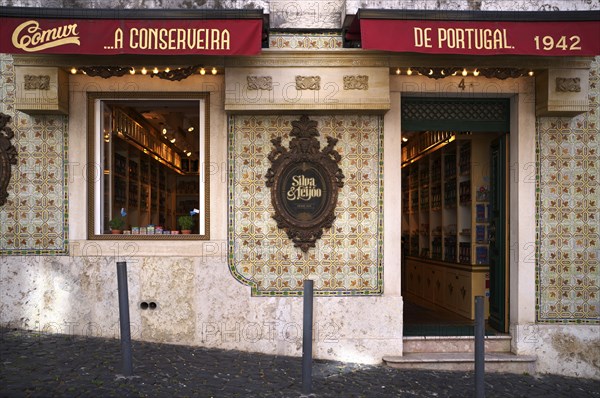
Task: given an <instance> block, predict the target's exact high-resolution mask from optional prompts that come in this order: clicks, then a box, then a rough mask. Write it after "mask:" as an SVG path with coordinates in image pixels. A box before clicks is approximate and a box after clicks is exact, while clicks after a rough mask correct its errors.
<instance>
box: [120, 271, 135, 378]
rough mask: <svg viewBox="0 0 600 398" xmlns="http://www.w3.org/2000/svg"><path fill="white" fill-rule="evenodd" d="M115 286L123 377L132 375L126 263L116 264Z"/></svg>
mask: <svg viewBox="0 0 600 398" xmlns="http://www.w3.org/2000/svg"><path fill="white" fill-rule="evenodd" d="M117 284H118V288H119V323H120V326H121V358H122V361H123V375H124V376H132V375H133V364H132V359H131V330H130V328H129V291H128V289H127V263H126V262H125V261H120V262H117Z"/></svg>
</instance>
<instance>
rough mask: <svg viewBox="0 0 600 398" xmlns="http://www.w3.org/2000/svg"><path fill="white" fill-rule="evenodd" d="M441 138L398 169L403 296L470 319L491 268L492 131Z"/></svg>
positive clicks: (483, 290)
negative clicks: (430, 148) (490, 187)
mask: <svg viewBox="0 0 600 398" xmlns="http://www.w3.org/2000/svg"><path fill="white" fill-rule="evenodd" d="M424 134H426V135H427V136H430V135H431V136H435V134H433V133H424ZM443 136H444V137H446V138H445V140H446V141H444V142H443V143H441V144H440V145H437V146H436V148H435V150H433V151H431V150H429V151H427V152H425V153H421V154H419V153H416V152H415V151H412V152H411V154H413V155H414V156H413V158H412V159H411V158H409V159H405V163H404V165H403V169H402V201H403V203H402V211H403V215H402V237H403V240H404V248H403V249H404V250H407V255H408V257H407V261H406V263H405V270H404V277H405V278H406V285H405V286H406V294H407V295H408V296H410V297H411V298H412V299H413V300H414V301H417V302H420V303H421V304H425V305H430V306H434V307H435V306H440V307H443V308H446V309H448V310H450V311H453V312H456V313H458V314H460V315H462V316H465V317H467V318H470V319H474V301H475V300H474V297H475V296H477V295H481V296H485V295H486V289H485V286H486V275H487V273H488V272H489V266H488V242H487V239H488V236H487V235H488V212H489V209H488V192H489V147H490V143H491V141H492V140H493V139H494V138H495V137H496V135H495V134H488V133H473V134H458V135H457V134H454V135H452V136H449V135H448V134H446V133H444V134H443ZM448 137H450V138H448ZM487 313H488V302H487V299H486V314H487ZM486 316H487V315H486Z"/></svg>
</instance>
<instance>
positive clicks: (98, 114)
mask: <svg viewBox="0 0 600 398" xmlns="http://www.w3.org/2000/svg"><path fill="white" fill-rule="evenodd" d="M109 100H121V101H127V99H126V98H125V99H124V98H114V97H111V96H110V94H108V95H106V96H103V97H102V98H100V99H95V100H94V130H95V132H94V140H95V142H94V150H95V153H94V159H93V162H94V164H101V163H102V162H101V159H102V158H103V156H102V155H103V154H102V151H103V145H102V134H101V131H102V126H101V123H102V103H103V102H104V101H109ZM140 100H141V101H143V100H152V101H156V100H157V99H156V98H139V97H136V98H135V101H140ZM168 101H169V100H166V99H165V102H168ZM196 101H198V104H199V107H198V108H199V109H198V112H199V123H198V130H199V131H198V139H199V147H198V149H199V161H200V164H201V165H203V164H204V163H205V156H204V155H205V150H206V144H205V133H206V131H205V130H206V128H205V120H206V101H205V100H204V99H198V100H196ZM204 178H205V177H203V176H202V174H201V175H200V180H201V182H200V183H199V191H200V192H199V206H198V208H199V209H204V208H205V206H204V204H205V199H206V192H205V184H203V181H204ZM104 189H106V188H105V187H104V186H103V180H102V178H98V179H96V180H95V184H94V193H95V195H94V234H95V235H102V234H103V232H102V230H101V229H102V228H101V227H102V222H101V220H102V216H103V214H102V212H103V209H104V206H103V205H104V204H103V203H102V195H101V194H100V193H101V192H104ZM206 216H207V214H205V212H204V211H200V213H199V214H198V227H199V235H204V234H205V226H206V225H205V221H206Z"/></svg>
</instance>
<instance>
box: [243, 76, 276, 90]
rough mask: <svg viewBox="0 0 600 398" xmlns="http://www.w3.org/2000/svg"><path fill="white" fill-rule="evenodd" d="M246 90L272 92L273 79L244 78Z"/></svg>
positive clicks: (265, 77) (268, 77)
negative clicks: (246, 84) (246, 85)
mask: <svg viewBox="0 0 600 398" xmlns="http://www.w3.org/2000/svg"><path fill="white" fill-rule="evenodd" d="M246 80H247V81H248V90H273V77H271V76H246Z"/></svg>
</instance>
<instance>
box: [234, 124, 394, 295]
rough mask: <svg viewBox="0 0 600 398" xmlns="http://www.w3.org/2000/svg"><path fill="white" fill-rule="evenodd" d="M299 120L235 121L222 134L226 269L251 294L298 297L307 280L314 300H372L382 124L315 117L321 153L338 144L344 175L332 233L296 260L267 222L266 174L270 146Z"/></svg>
mask: <svg viewBox="0 0 600 398" xmlns="http://www.w3.org/2000/svg"><path fill="white" fill-rule="evenodd" d="M298 118H299V117H298V116H234V117H232V118H230V121H229V123H230V126H229V128H230V133H229V167H230V171H229V180H230V181H229V201H230V203H229V213H230V214H229V242H230V243H229V244H230V258H229V262H230V264H229V265H230V270H231V272H232V273H233V275H234V276H235V277H236V278H237V279H238V280H240V281H241V282H242V283H245V284H248V285H250V286H252V293H253V295H298V294H301V293H302V281H303V280H304V279H307V278H309V279H313V280H314V281H315V291H316V294H321V295H373V294H381V293H382V289H383V280H382V277H383V273H382V271H383V268H382V250H383V248H382V230H383V229H382V228H383V213H382V198H383V196H382V195H383V185H382V178H383V175H382V172H383V170H382V167H383V166H382V165H383V163H382V159H383V157H382V156H383V153H382V146H381V143H382V129H383V128H382V120H381V117H379V116H314V117H311V119H314V120H317V121H318V128H319V131H320V134H321V136H320V141H321V147H324V146H325V145H326V144H325V143H326V141H325V137H326V136H333V137H336V138H338V139H339V142H338V144H337V145H336V149H337V150H338V152H339V153H340V154H341V155H342V162H341V168H342V170H343V172H344V175H345V177H346V178H345V180H344V187H343V189H342V190H341V192H340V195H339V199H338V206H337V209H336V217H337V218H336V220H335V222H334V226H333V228H331V229H329V230H326V231H325V233H324V234H323V237H322V238H321V239H320V240H318V241H317V246H316V248H314V249H310V250H309V252H308V253H307V254H303V253H302V251H301V250H300V249H297V248H294V246H293V244H292V242H291V241H290V240H289V239H288V238H287V236H286V234H285V232H284V231H282V230H280V229H278V228H277V225H276V223H275V221H274V220H273V219H272V218H271V214H272V213H273V208H272V206H271V197H270V189H269V188H267V187H266V185H265V174H266V172H267V169H268V168H269V167H270V162H269V160H268V159H267V155H268V153H269V152H270V150H271V142H270V140H271V139H272V138H274V137H283V145H284V146H287V145H288V142H289V133H290V131H291V127H292V126H291V121H292V120H296V119H298Z"/></svg>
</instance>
